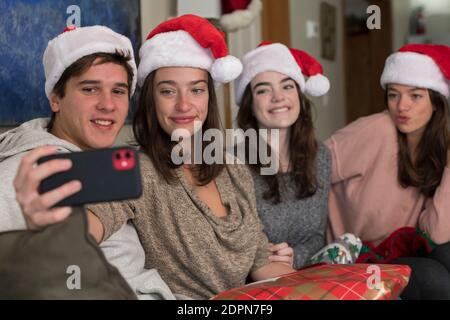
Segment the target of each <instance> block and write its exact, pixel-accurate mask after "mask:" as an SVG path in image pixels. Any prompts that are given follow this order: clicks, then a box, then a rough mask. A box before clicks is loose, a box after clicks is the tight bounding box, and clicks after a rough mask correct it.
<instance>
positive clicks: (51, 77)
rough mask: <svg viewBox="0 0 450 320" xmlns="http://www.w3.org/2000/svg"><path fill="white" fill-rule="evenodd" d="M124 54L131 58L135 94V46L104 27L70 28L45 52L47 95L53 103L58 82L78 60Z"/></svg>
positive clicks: (55, 39) (131, 90)
mask: <svg viewBox="0 0 450 320" xmlns="http://www.w3.org/2000/svg"><path fill="white" fill-rule="evenodd" d="M116 51H119V52H123V53H124V54H127V55H129V56H130V57H131V59H130V60H129V61H128V64H129V65H130V67H131V69H132V70H133V81H132V84H131V88H130V93H131V95H132V94H133V93H134V89H135V88H136V81H137V68H136V62H135V61H134V53H133V46H132V45H131V41H130V39H128V38H127V37H125V36H123V35H121V34H119V33H117V32H114V31H113V30H111V29H109V28H107V27H105V26H90V27H80V28H76V27H75V26H71V27H67V28H66V29H64V32H63V33H61V34H60V35H58V36H57V37H56V38H54V39H52V40H50V41H49V42H48V45H47V48H46V49H45V52H44V57H43V64H44V72H45V94H46V95H47V98H49V99H50V94H51V93H52V91H53V88H54V87H55V85H56V83H57V82H58V80H59V78H61V76H62V74H63V73H64V71H65V70H66V69H67V68H68V67H69V66H70V65H72V64H73V63H74V62H76V61H77V60H79V59H81V58H83V57H84V56H87V55H90V54H94V53H100V52H101V53H115V52H116Z"/></svg>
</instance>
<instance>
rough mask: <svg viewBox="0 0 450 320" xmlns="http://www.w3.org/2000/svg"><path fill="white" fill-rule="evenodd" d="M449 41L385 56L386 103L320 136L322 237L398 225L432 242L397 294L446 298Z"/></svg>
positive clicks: (374, 235) (449, 260)
mask: <svg viewBox="0 0 450 320" xmlns="http://www.w3.org/2000/svg"><path fill="white" fill-rule="evenodd" d="M449 61H450V47H448V46H438V45H407V46H405V47H403V48H401V49H400V50H399V52H396V53H394V54H392V55H391V56H390V57H388V59H387V60H386V64H385V68H384V71H383V74H382V76H381V85H382V86H383V88H384V89H385V90H386V104H387V107H388V111H386V112H383V113H378V114H375V115H372V116H369V117H364V118H361V119H358V120H357V121H355V122H354V123H351V124H350V125H348V126H347V127H345V128H343V129H341V130H339V131H337V132H336V133H335V134H334V135H333V136H332V137H330V138H329V139H328V140H327V141H326V145H327V146H328V147H329V148H330V150H331V154H332V162H333V165H332V178H331V179H332V188H331V191H330V197H329V227H328V240H329V241H330V240H332V239H333V238H336V237H338V236H340V235H342V234H343V233H345V232H351V233H354V234H356V235H357V236H359V237H360V238H361V239H362V240H363V241H367V242H371V243H373V244H374V245H378V244H380V243H382V242H383V240H385V239H386V238H388V237H389V236H390V235H391V234H392V233H393V232H394V231H396V230H398V229H400V228H402V227H414V228H419V229H420V230H422V231H423V232H425V233H426V234H428V236H429V237H430V238H431V240H433V242H435V243H436V244H437V245H438V246H437V247H436V248H435V249H434V250H433V251H432V252H431V254H427V255H426V256H425V255H422V256H419V257H402V258H398V259H395V260H393V261H391V262H392V263H399V264H408V265H410V266H411V268H412V270H413V273H412V278H411V281H410V285H408V287H407V289H406V290H405V292H404V294H403V296H402V297H403V298H412V299H437V298H444V299H450V274H449V270H450V242H449V241H450V156H449V155H450V151H449V146H450V138H449V133H448V102H447V98H448V97H449V91H450V89H449V78H450V64H449Z"/></svg>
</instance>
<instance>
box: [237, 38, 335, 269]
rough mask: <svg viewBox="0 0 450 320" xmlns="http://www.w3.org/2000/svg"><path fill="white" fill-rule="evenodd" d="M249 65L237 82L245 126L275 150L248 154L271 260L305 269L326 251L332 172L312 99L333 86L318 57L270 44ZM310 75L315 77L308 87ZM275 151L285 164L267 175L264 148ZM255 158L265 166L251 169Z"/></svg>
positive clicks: (254, 148) (251, 149) (255, 148)
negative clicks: (314, 119)
mask: <svg viewBox="0 0 450 320" xmlns="http://www.w3.org/2000/svg"><path fill="white" fill-rule="evenodd" d="M242 62H243V65H244V71H243V72H242V74H241V76H240V77H239V78H238V79H237V80H236V82H235V90H236V102H237V104H238V105H239V106H240V108H239V113H238V116H237V123H238V126H239V127H240V128H241V129H243V130H249V129H255V130H258V129H267V131H266V132H269V134H268V135H267V136H268V138H265V140H264V141H267V144H265V143H264V144H263V145H261V143H259V145H258V144H257V145H246V146H245V150H246V152H245V157H246V163H248V164H249V165H250V167H251V168H252V169H253V170H252V175H253V180H254V185H255V193H256V200H257V210H258V214H259V217H260V219H261V220H262V222H263V225H264V229H265V232H266V234H267V236H268V238H269V241H270V242H271V247H270V251H271V256H270V259H271V260H272V261H278V262H285V263H288V264H292V265H293V266H294V268H297V269H298V268H301V267H302V266H304V265H305V264H306V262H307V260H308V259H309V258H310V257H311V256H312V255H313V254H315V253H316V252H317V251H318V250H320V249H321V248H322V247H323V246H324V244H325V229H326V222H327V213H328V206H327V202H328V190H329V185H330V168H331V158H330V154H329V151H328V150H327V148H326V147H325V146H324V145H323V144H322V143H319V142H318V141H317V140H316V139H315V136H314V128H313V122H312V116H311V102H310V101H309V100H308V98H307V97H306V96H305V93H306V94H309V95H312V96H320V95H323V94H325V93H326V92H327V91H328V89H329V87H330V84H329V82H328V79H327V78H325V77H324V76H323V75H322V74H321V73H322V67H321V65H320V64H319V63H318V62H317V61H316V60H315V59H314V58H313V57H311V56H309V55H308V54H307V53H305V52H303V51H300V50H296V49H289V48H287V47H286V46H284V45H283V44H280V43H273V44H270V43H262V44H261V45H260V46H259V47H258V48H256V49H254V50H252V51H250V52H248V53H247V54H246V55H245V56H244V58H243V61H242ZM302 73H303V74H302ZM304 75H305V76H308V77H309V79H308V81H306V82H305V78H304ZM273 129H277V130H273ZM274 132H276V133H277V134H278V135H279V138H278V139H277V138H275V137H277V135H273V133H274ZM258 134H259V135H261V134H264V130H258ZM271 137H273V138H271ZM260 141H261V139H260ZM267 145H268V146H269V148H270V150H271V152H272V156H271V157H272V158H274V157H273V155H275V159H277V162H278V163H277V164H276V170H275V171H274V172H272V173H270V174H263V171H262V170H260V169H261V168H263V167H266V168H267V166H265V165H264V164H263V163H265V162H263V161H261V158H260V157H261V148H267ZM264 151H265V150H264ZM255 152H256V154H258V157H257V161H255V163H251V161H249V160H250V159H251V158H252V156H254V155H255ZM271 166H273V164H271Z"/></svg>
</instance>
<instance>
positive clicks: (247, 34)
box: [228, 19, 262, 125]
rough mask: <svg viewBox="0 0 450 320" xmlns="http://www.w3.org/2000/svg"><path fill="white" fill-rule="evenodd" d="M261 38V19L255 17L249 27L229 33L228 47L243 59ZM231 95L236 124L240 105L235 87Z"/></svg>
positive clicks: (233, 53) (232, 52)
mask: <svg viewBox="0 0 450 320" xmlns="http://www.w3.org/2000/svg"><path fill="white" fill-rule="evenodd" d="M261 40H262V39H261V19H255V21H254V22H253V23H252V24H251V25H250V26H248V27H247V28H245V29H241V30H238V31H236V32H232V33H229V34H228V47H229V50H230V53H231V54H232V55H234V56H236V57H238V58H239V59H241V58H242V57H243V56H244V54H246V53H247V52H248V51H250V50H253V49H255V48H256V47H257V46H258V44H259V43H260V42H261ZM231 96H232V99H231V101H232V117H233V125H235V120H236V116H237V112H238V107H237V106H236V104H235V101H234V87H232V89H231Z"/></svg>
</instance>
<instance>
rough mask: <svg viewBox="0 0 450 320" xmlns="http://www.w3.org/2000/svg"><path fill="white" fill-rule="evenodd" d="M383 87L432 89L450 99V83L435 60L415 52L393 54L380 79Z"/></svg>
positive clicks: (387, 61) (388, 59) (387, 60)
mask: <svg viewBox="0 0 450 320" xmlns="http://www.w3.org/2000/svg"><path fill="white" fill-rule="evenodd" d="M380 83H381V86H382V87H383V88H384V89H386V85H387V84H402V85H407V86H414V87H418V88H427V89H432V90H434V91H437V92H439V93H441V94H442V95H443V96H445V97H446V98H448V97H449V83H448V81H447V79H446V78H445V77H444V75H443V74H442V72H441V70H440V69H439V67H438V66H437V65H436V63H435V62H434V60H433V59H432V58H430V57H429V56H427V55H424V54H420V53H415V52H396V53H393V54H391V55H390V56H389V57H388V58H387V59H386V63H385V66H384V70H383V74H382V75H381V79H380Z"/></svg>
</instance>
